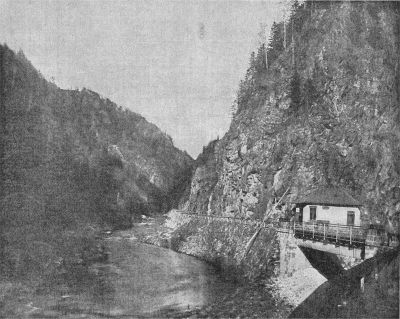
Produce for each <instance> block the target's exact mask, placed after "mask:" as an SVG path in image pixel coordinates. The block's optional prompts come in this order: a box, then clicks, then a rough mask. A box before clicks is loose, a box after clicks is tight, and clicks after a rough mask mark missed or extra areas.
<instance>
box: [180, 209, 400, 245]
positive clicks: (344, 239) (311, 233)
mask: <svg viewBox="0 0 400 319" xmlns="http://www.w3.org/2000/svg"><path fill="white" fill-rule="evenodd" d="M179 213H181V214H184V215H188V216H191V217H192V218H198V219H200V218H201V219H206V220H208V221H212V220H224V221H227V222H233V223H236V222H238V223H242V224H245V225H255V226H257V227H263V228H266V229H271V228H273V229H275V230H276V231H278V232H283V233H289V232H293V234H294V236H295V237H296V238H300V239H303V240H312V241H318V242H323V243H326V244H327V243H330V244H335V245H336V246H348V247H363V246H365V245H367V246H374V247H381V246H391V247H396V246H398V245H399V241H398V239H397V238H396V237H395V236H393V237H392V238H391V240H390V241H388V240H387V234H386V233H383V232H382V231H377V230H376V229H373V228H372V229H371V228H365V227H362V226H351V225H341V224H330V223H329V222H326V221H318V220H317V221H312V222H294V221H266V222H263V221H262V220H260V219H251V218H243V217H236V216H216V215H203V214H191V213H186V212H183V211H179ZM388 242H389V245H388V244H387V243H388Z"/></svg>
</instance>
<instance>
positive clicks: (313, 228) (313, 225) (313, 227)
mask: <svg viewBox="0 0 400 319" xmlns="http://www.w3.org/2000/svg"><path fill="white" fill-rule="evenodd" d="M314 234H315V223H314V222H313V224H312V238H313V239H314Z"/></svg>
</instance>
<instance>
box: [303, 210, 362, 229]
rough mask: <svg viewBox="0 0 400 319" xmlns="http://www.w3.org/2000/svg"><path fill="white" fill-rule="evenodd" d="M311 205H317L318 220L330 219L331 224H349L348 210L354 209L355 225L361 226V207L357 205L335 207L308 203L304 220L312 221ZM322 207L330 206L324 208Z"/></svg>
mask: <svg viewBox="0 0 400 319" xmlns="http://www.w3.org/2000/svg"><path fill="white" fill-rule="evenodd" d="M310 206H315V207H317V218H316V220H328V221H329V222H330V223H331V224H341V225H347V212H348V211H353V212H354V215H355V218H354V226H360V225H361V221H360V215H361V214H360V209H358V208H357V207H335V206H321V205H307V206H305V207H304V208H303V221H304V222H309V221H310ZM322 207H328V209H323V208H322Z"/></svg>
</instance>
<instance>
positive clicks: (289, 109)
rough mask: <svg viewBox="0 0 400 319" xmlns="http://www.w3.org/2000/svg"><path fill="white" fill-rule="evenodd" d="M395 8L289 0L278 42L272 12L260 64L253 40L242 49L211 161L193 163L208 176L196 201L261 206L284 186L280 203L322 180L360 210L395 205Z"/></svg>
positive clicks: (382, 212) (398, 113) (399, 139)
mask: <svg viewBox="0 0 400 319" xmlns="http://www.w3.org/2000/svg"><path fill="white" fill-rule="evenodd" d="M398 16H399V4H398V3H393V2H363V3H361V2H331V3H324V2H314V1H305V2H303V3H302V4H301V5H298V4H296V3H295V5H294V8H293V9H292V15H291V17H290V19H289V20H288V21H287V22H286V24H287V26H286V29H287V32H288V33H289V34H287V35H286V37H285V38H286V49H284V46H283V45H282V41H284V36H283V22H280V23H277V24H275V25H274V26H273V32H272V39H271V42H270V44H269V46H268V48H267V51H266V52H267V56H268V59H267V60H268V68H267V67H266V65H265V63H263V61H264V60H265V50H264V48H263V47H261V48H260V50H258V53H257V54H253V55H252V58H251V61H250V67H249V70H248V72H247V74H246V77H245V79H244V81H242V83H241V85H240V88H239V92H238V98H237V108H236V109H237V111H236V113H235V114H234V118H233V121H232V124H231V127H230V130H229V131H228V133H227V134H226V135H225V136H224V137H223V138H222V139H221V140H220V141H218V142H217V143H216V145H215V146H214V149H215V152H214V153H213V154H211V155H210V157H209V158H210V159H209V160H211V158H215V163H216V164H215V165H214V166H213V167H211V166H210V165H208V166H206V165H203V166H200V167H199V168H197V171H199V170H206V172H207V173H204V174H205V175H207V176H208V175H210V176H211V175H213V174H214V175H216V176H217V182H216V183H210V187H209V189H208V190H207V191H204V192H205V193H206V192H207V195H206V196H205V197H203V198H201V199H200V201H201V200H202V201H204V202H207V201H208V200H210V203H209V204H210V207H211V211H212V212H213V213H218V214H219V213H232V214H234V215H240V216H245V215H246V214H247V215H249V214H253V213H254V214H262V213H263V212H264V211H265V206H266V202H271V201H273V200H274V198H276V197H278V196H279V195H281V194H282V193H283V192H284V191H285V190H286V189H287V188H288V187H290V194H289V196H288V197H287V198H286V204H288V205H290V203H291V202H293V200H295V199H296V197H297V196H298V195H300V194H305V193H307V192H309V191H310V190H311V189H312V188H314V187H316V186H319V185H325V184H330V185H334V186H339V187H344V188H347V189H349V190H350V191H351V192H352V193H354V194H355V195H356V196H358V197H359V198H360V199H361V200H362V202H363V203H364V206H365V208H366V211H367V212H368V215H367V216H368V217H371V218H377V219H381V220H383V219H384V218H386V216H389V215H390V216H392V215H394V214H395V213H396V212H399V211H400V188H399V186H400V169H399V156H400V147H399V145H400V129H399V123H400V109H399V107H398V105H399V95H400V94H399V90H400V88H399V83H400V82H399V69H398V68H399V55H398V52H399V35H400V30H399V29H400V22H399V19H398ZM292 25H294V27H293V28H292ZM290 32H293V37H292V34H291V33H290ZM293 57H294V59H293ZM207 169H208V171H207ZM210 170H211V171H210ZM193 182H194V183H195V181H193ZM193 182H192V188H193V187H196V185H193ZM202 182H203V181H202V180H200V181H199V183H202ZM214 184H215V185H214ZM198 201H199V199H198V198H197V197H196V196H192V197H191V198H190V204H189V207H195V206H196V204H195V202H198ZM197 206H198V207H202V206H199V205H197ZM203 206H204V205H203ZM193 211H194V212H198V213H205V211H204V209H203V208H201V209H194V210H193Z"/></svg>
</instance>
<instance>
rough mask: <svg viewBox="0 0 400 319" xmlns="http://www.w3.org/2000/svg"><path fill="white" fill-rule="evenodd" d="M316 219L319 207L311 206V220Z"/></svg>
mask: <svg viewBox="0 0 400 319" xmlns="http://www.w3.org/2000/svg"><path fill="white" fill-rule="evenodd" d="M316 219H317V207H316V206H310V220H316Z"/></svg>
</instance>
